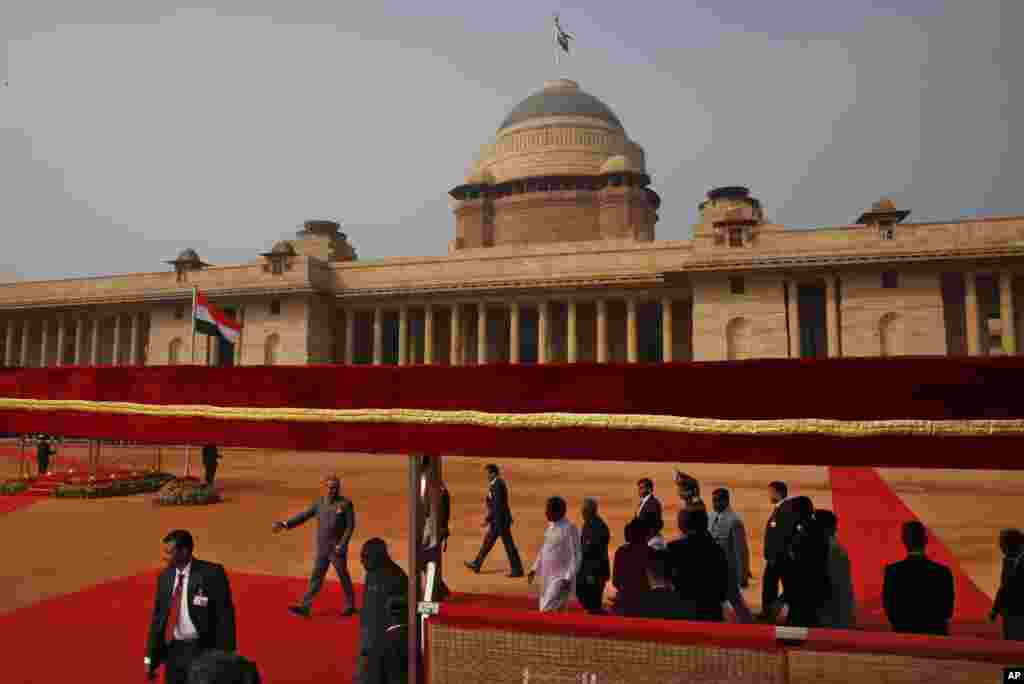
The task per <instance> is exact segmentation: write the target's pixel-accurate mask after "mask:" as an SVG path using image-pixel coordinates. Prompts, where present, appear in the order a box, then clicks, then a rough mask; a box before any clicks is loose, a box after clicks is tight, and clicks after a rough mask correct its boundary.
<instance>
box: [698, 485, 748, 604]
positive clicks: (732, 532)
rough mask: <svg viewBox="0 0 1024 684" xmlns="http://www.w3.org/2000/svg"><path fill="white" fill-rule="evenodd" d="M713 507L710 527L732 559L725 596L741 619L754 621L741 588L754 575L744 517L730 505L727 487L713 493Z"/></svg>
mask: <svg viewBox="0 0 1024 684" xmlns="http://www.w3.org/2000/svg"><path fill="white" fill-rule="evenodd" d="M711 507H712V509H713V510H712V512H711V513H709V514H708V530H709V531H710V532H711V536H712V537H713V538H714V540H715V542H717V544H718V545H719V546H720V547H721V548H722V550H723V551H725V557H726V558H727V559H728V561H729V593H728V595H727V596H726V598H727V599H728V601H729V603H731V604H732V607H733V610H735V611H736V620H737V621H738V622H743V623H750V622H753V621H754V616H753V615H752V614H751V612H750V609H749V608H748V607H747V602H746V601H745V600H744V599H743V592H741V591H740V588H741V587H742V588H744V589H745V588H746V587H747V585H748V583H749V580H750V577H751V575H750V547H748V546H747V530H746V528H745V527H743V520H742V519H741V518H740V516H739V515H737V513H736V511H734V510H733V509H732V508H731V507H730V505H729V490H728V489H716V490H715V491H714V492H712V493H711Z"/></svg>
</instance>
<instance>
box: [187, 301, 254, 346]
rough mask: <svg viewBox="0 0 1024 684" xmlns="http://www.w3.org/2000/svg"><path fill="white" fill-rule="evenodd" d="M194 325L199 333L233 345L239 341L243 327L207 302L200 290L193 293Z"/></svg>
mask: <svg viewBox="0 0 1024 684" xmlns="http://www.w3.org/2000/svg"><path fill="white" fill-rule="evenodd" d="M192 302H193V304H192V325H193V326H194V328H195V331H196V332H197V333H202V334H203V335H211V336H212V335H216V336H218V337H222V338H224V339H225V340H227V341H228V342H230V343H231V344H234V343H235V342H237V341H238V338H239V336H240V335H241V334H242V325H241V323H238V322H237V321H235V320H234V319H233V318H231V317H230V316H228V315H227V314H226V313H224V312H223V311H221V310H220V309H219V308H217V307H216V306H214V305H213V304H210V302H208V301H207V300H206V295H204V294H203V293H202V292H200V291H199V290H198V289H196V290H194V291H193V293H192Z"/></svg>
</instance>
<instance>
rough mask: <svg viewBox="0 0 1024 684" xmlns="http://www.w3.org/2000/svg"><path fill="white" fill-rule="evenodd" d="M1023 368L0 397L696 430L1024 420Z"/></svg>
mask: <svg viewBox="0 0 1024 684" xmlns="http://www.w3.org/2000/svg"><path fill="white" fill-rule="evenodd" d="M1021 387H1024V357H996V358H880V359H876V358H871V359H828V360H790V359H767V360H755V361H730V362H716V363H677V364H642V365H641V364H629V365H625V364H591V363H581V364H556V365H544V366H539V365H514V366H513V365H508V364H495V365H485V366H471V367H451V366H406V367H402V368H399V367H396V366H271V367H264V366H243V367H237V368H207V367H205V366H151V367H124V366H119V367H102V368H69V367H63V368H27V369H16V368H14V369H12V368H4V369H0V397H18V398H36V399H89V400H95V401H125V402H140V403H148V404H210V405H216V406H225V407H238V406H248V407H282V406H288V407H295V408H302V407H308V408H339V409H345V408H406V409H446V410H456V409H472V410H477V411H488V412H498V413H543V412H553V411H562V412H576V413H632V414H650V415H673V416H687V417H691V418H702V417H706V418H723V419H768V418H832V419H837V420H889V419H895V418H917V419H927V420H942V419H964V418H1024V401H1022V398H1021V393H1020V388H1021Z"/></svg>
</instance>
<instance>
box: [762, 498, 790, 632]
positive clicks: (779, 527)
mask: <svg viewBox="0 0 1024 684" xmlns="http://www.w3.org/2000/svg"><path fill="white" fill-rule="evenodd" d="M768 490H769V496H770V497H771V501H772V506H773V509H772V513H771V515H770V516H768V524H767V525H765V529H764V560H765V565H764V575H763V576H762V578H761V617H762V619H764V620H768V621H772V620H773V619H774V616H775V608H776V603H778V600H779V582H780V580H781V579H782V563H783V560H784V559H785V554H786V549H787V548H788V547H789V541H790V539H791V538H792V536H793V530H794V528H795V526H796V515H795V513H794V512H793V510H792V509H793V504H792V501H791V500H790V499H789V489H788V487H786V483H785V482H779V481H777V480H776V481H775V482H772V483H770V484H769V485H768Z"/></svg>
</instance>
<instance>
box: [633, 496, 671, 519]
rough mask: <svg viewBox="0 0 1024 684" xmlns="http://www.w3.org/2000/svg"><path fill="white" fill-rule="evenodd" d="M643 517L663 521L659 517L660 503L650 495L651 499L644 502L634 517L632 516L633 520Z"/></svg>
mask: <svg viewBox="0 0 1024 684" xmlns="http://www.w3.org/2000/svg"><path fill="white" fill-rule="evenodd" d="M644 516H652V517H656V518H657V519H658V520H664V518H662V517H661V502H660V501H658V497H656V496H654V495H653V494H651V498H649V499H647V501H645V502H644V505H643V506H641V507H639V508H638V509H637V512H636V515H635V516H633V519H634V520H639V519H640V518H642V517H644Z"/></svg>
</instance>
